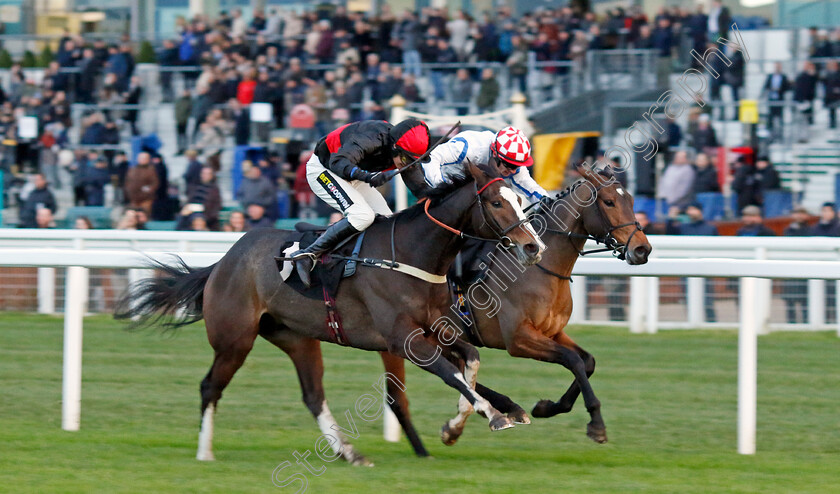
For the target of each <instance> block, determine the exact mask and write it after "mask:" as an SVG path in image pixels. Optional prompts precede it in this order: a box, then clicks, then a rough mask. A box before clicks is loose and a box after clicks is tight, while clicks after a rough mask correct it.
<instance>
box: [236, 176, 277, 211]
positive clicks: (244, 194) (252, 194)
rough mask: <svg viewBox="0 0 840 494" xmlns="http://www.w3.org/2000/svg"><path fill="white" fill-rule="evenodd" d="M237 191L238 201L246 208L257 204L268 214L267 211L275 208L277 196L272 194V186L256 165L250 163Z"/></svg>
mask: <svg viewBox="0 0 840 494" xmlns="http://www.w3.org/2000/svg"><path fill="white" fill-rule="evenodd" d="M237 192H238V193H237V196H238V197H239V201H240V203H241V204H242V207H243V208H245V209H246V210H247V209H248V206H250V205H252V204H257V205H259V206H261V207H262V208H263V213H264V214H266V215H268V216H270V214H269V213H270V212H271V211H273V210H275V209H276V208H275V207H274V205H275V204H276V202H277V198H276V197H275V195H274V194H275V190H274V186H273V185H272V184H271V182H269V181H268V179H266V178H265V177H263V176H262V171H261V170H260V167H258V166H254V165H251V168H250V169H249V170H248V171H247V172H246V174H245V177H244V178H243V179H242V183H241V184H240V185H239V190H238V191H237Z"/></svg>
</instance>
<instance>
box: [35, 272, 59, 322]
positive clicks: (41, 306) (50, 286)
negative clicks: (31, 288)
mask: <svg viewBox="0 0 840 494" xmlns="http://www.w3.org/2000/svg"><path fill="white" fill-rule="evenodd" d="M38 314H55V268H38Z"/></svg>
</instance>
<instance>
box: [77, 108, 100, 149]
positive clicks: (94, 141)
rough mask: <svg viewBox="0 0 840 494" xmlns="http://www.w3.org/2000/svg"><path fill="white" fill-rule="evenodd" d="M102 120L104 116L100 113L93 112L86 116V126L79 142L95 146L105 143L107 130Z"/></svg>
mask: <svg viewBox="0 0 840 494" xmlns="http://www.w3.org/2000/svg"><path fill="white" fill-rule="evenodd" d="M102 120H104V117H103V116H102V114H101V113H94V114H93V115H91V116H90V117H88V120H87V122H88V126H87V128H85V130H84V132H83V133H82V139H81V140H80V141H79V142H80V144H84V145H91V146H97V145H99V144H104V143H105V134H106V132H107V131H106V129H105V124H104V123H102Z"/></svg>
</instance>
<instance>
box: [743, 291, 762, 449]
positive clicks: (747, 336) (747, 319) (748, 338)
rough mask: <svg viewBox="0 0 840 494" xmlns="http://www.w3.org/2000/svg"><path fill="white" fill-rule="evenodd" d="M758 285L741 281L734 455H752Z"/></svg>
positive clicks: (753, 447)
mask: <svg viewBox="0 0 840 494" xmlns="http://www.w3.org/2000/svg"><path fill="white" fill-rule="evenodd" d="M760 293H761V290H760V289H759V283H758V279H757V278H741V300H740V309H741V324H740V327H739V330H738V453H739V454H742V455H753V454H755V423H756V418H755V416H756V396H757V389H756V387H757V379H756V377H757V375H758V326H759V323H760V317H761V315H760V314H759V307H758V305H759V303H760V301H759V295H760Z"/></svg>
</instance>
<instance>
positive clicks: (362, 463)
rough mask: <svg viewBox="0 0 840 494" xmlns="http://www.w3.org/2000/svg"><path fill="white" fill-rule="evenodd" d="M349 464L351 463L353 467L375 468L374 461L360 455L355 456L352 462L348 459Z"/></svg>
mask: <svg viewBox="0 0 840 494" xmlns="http://www.w3.org/2000/svg"><path fill="white" fill-rule="evenodd" d="M347 462H348V463H350V464H351V465H353V466H354V467H372V466H373V462H372V461H370V460H368V459H367V458H365V457H364V456H362V455H360V454H358V453H356V454H355V455H354V456H353V459H352V460H351V459H348V460H347Z"/></svg>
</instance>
